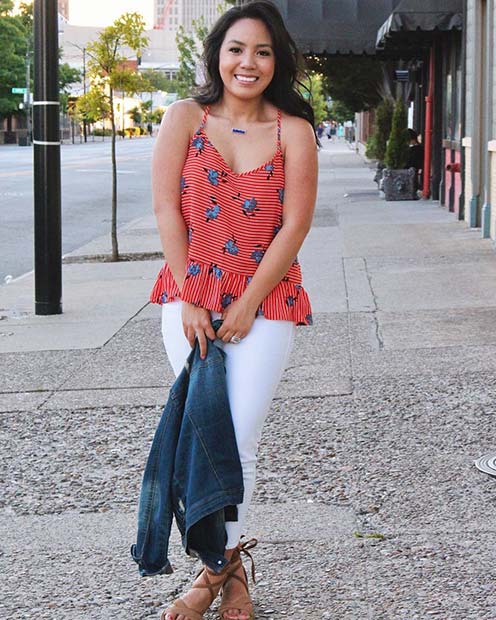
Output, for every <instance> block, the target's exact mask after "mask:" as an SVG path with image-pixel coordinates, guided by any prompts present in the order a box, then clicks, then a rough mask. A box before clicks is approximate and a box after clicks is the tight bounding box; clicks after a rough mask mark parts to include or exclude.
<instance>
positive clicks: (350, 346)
mask: <svg viewBox="0 0 496 620" xmlns="http://www.w3.org/2000/svg"><path fill="white" fill-rule="evenodd" d="M341 268H342V270H343V282H344V290H345V296H346V323H347V334H348V357H349V364H350V384H351V392H350V395H353V393H354V391H355V360H354V358H353V343H352V341H351V329H352V326H351V312H350V297H349V291H348V282H347V280H346V267H345V258H344V257H343V258H342V259H341Z"/></svg>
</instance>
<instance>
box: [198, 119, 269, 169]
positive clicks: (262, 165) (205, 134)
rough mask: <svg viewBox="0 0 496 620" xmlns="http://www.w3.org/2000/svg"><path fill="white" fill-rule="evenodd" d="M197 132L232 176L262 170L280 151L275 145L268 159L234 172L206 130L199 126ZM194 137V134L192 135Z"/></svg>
mask: <svg viewBox="0 0 496 620" xmlns="http://www.w3.org/2000/svg"><path fill="white" fill-rule="evenodd" d="M197 134H202V135H203V137H204V138H205V139H206V140H207V141H208V143H209V144H210V146H211V147H212V148H213V150H214V151H215V152H216V153H217V155H218V156H219V159H220V160H221V161H222V163H223V164H224V166H225V168H227V170H228V171H229V172H230V173H231V174H233V175H234V176H237V177H242V176H245V175H247V174H251V173H253V172H259V171H260V170H263V169H264V168H265V167H266V166H268V165H270V164H273V163H274V160H275V159H276V157H277V156H278V155H279V153H280V152H281V148H280V145H279V144H278V145H277V148H276V152H275V153H274V155H272V157H271V158H270V159H268V160H267V161H264V162H263V163H262V164H260V165H259V166H256V167H255V168H251V169H250V170H246V171H244V172H235V171H234V170H233V169H232V168H231V166H230V165H229V164H228V163H227V161H226V158H225V157H224V156H223V155H222V153H221V152H220V151H219V149H218V148H217V147H216V146H215V144H214V143H213V142H212V140H210V138H209V137H208V134H207V132H206V131H205V129H204V128H203V127H200V129H199V130H198V132H197ZM193 139H194V136H193Z"/></svg>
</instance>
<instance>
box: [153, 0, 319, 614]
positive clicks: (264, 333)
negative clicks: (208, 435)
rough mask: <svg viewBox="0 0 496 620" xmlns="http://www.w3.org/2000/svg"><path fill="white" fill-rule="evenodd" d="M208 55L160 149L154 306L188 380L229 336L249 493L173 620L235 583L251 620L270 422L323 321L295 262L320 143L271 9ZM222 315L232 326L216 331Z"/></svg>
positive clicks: (244, 10) (225, 599) (241, 20)
mask: <svg viewBox="0 0 496 620" xmlns="http://www.w3.org/2000/svg"><path fill="white" fill-rule="evenodd" d="M204 60H205V66H206V83H205V85H204V86H203V87H202V88H201V89H200V91H199V94H198V95H197V96H195V97H194V98H193V99H190V100H185V101H179V102H177V103H175V104H174V105H173V106H171V107H170V108H169V110H168V112H167V114H166V115H165V117H164V119H163V122H162V126H161V128H160V132H159V135H158V138H157V143H156V146H155V151H154V158H153V199H154V210H155V214H156V217H157V223H158V228H159V232H160V237H161V241H162V245H163V249H164V254H165V257H166V264H165V266H164V268H163V269H162V271H161V272H160V274H159V276H158V278H157V282H156V284H155V287H154V290H153V293H152V297H151V299H152V301H154V302H156V303H162V304H163V305H162V333H163V337H164V344H165V348H166V351H167V355H168V357H169V360H170V362H171V365H172V367H173V369H174V372H175V373H176V375H177V374H179V372H180V371H181V368H182V366H183V364H184V362H185V360H186V358H187V356H188V354H189V352H190V350H191V347H192V346H193V344H194V341H195V339H198V341H199V345H200V351H201V355H202V357H204V356H205V353H206V349H207V342H208V340H214V339H215V338H216V337H217V344H219V346H221V347H222V348H223V350H224V352H225V354H226V376H227V387H228V396H229V402H230V408H231V413H232V418H233V424H234V428H235V433H236V442H237V445H238V451H239V455H240V460H241V465H242V469H243V481H244V488H245V494H244V501H243V504H241V505H239V506H238V521H236V522H228V523H226V534H227V543H226V552H225V555H226V558H228V559H230V562H229V564H228V565H227V568H226V569H225V570H224V571H223V573H222V574H215V573H213V572H211V571H210V570H208V569H207V568H206V567H205V568H204V569H203V571H202V573H201V574H200V576H199V577H198V578H197V580H196V581H195V583H194V584H193V587H192V588H191V589H190V591H189V592H187V594H185V595H184V596H183V597H182V598H181V599H178V600H177V601H175V602H174V603H173V604H172V605H171V606H170V607H169V608H168V609H166V610H165V611H164V612H163V614H162V618H164V619H166V620H200V619H201V618H202V617H203V615H202V614H203V613H204V612H205V611H206V609H208V607H209V606H210V605H211V603H212V602H213V599H214V598H215V597H216V595H217V593H218V592H219V591H220V589H221V588H222V603H221V607H220V610H219V611H220V614H221V618H222V619H223V620H248V619H250V618H253V604H252V602H251V599H250V597H249V593H248V586H247V582H246V574H245V572H244V569H243V566H242V563H241V560H240V557H239V553H240V544H239V541H240V537H241V535H242V531H243V527H244V521H245V518H246V513H247V510H248V506H249V503H250V499H251V496H252V493H253V488H254V484H255V466H256V458H257V448H258V442H259V439H260V435H261V431H262V425H263V423H264V420H265V418H266V415H267V413H268V410H269V407H270V402H271V399H272V397H273V395H274V392H275V389H276V387H277V384H278V382H279V380H280V378H281V375H282V372H283V370H284V368H285V365H286V363H287V360H288V356H289V354H290V351H291V347H292V344H293V339H294V332H295V325H297V324H301V325H308V324H311V309H310V303H309V300H308V297H307V294H306V292H305V290H304V289H303V287H302V285H301V272H300V266H299V263H298V260H297V258H296V256H297V252H298V250H299V249H300V247H301V245H302V243H303V240H304V239H305V236H306V235H307V233H308V231H309V229H310V225H311V220H312V215H313V209H314V204H315V199H316V185H317V145H316V138H315V133H314V130H313V127H314V118H313V112H312V109H311V107H310V106H309V105H308V103H306V102H305V100H304V99H303V97H302V96H301V95H300V94H299V93H298V92H297V91H295V88H294V87H295V83H296V75H297V52H296V49H295V47H294V43H293V41H292V39H291V37H290V36H289V34H288V32H287V30H286V28H285V26H284V23H283V20H282V18H281V16H280V14H279V12H278V11H277V9H276V8H275V7H274V5H273V4H272V3H270V2H267V1H261V2H252V3H250V4H248V5H245V6H243V7H234V8H232V9H230V10H229V11H227V12H226V13H225V14H224V15H223V16H222V17H221V18H220V19H219V20H218V22H217V24H216V25H215V26H214V27H213V29H212V31H211V32H210V34H209V36H208V37H207V39H206V40H205V51H204ZM214 145H215V146H214ZM261 162H262V163H261ZM215 318H222V319H223V324H222V326H221V328H220V329H219V330H218V332H217V336H216V334H215V332H214V331H213V328H212V325H211V321H212V319H215Z"/></svg>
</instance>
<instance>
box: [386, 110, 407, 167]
mask: <svg viewBox="0 0 496 620" xmlns="http://www.w3.org/2000/svg"><path fill="white" fill-rule="evenodd" d="M409 144H410V136H409V135H408V116H407V111H406V106H405V104H404V103H403V100H402V99H398V100H397V101H396V104H395V106H394V112H393V121H392V126H391V134H390V136H389V140H388V144H387V148H386V157H385V160H384V163H385V164H386V166H387V167H388V168H390V169H391V170H401V169H404V168H405V167H406V164H407V161H408V148H409Z"/></svg>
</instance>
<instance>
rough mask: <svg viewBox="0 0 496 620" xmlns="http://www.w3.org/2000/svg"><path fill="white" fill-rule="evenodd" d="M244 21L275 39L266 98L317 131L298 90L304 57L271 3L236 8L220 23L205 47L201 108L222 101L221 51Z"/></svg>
mask: <svg viewBox="0 0 496 620" xmlns="http://www.w3.org/2000/svg"><path fill="white" fill-rule="evenodd" d="M244 18H249V19H259V20H260V21H262V22H263V23H264V24H265V25H266V27H267V30H268V31H269V33H270V35H271V37H272V46H273V49H274V53H275V57H276V58H275V72H274V77H273V78H272V81H271V83H270V84H269V86H268V87H267V88H266V89H265V92H264V97H265V98H266V99H267V101H270V102H271V103H272V104H274V105H275V106H276V107H278V108H281V109H282V110H284V111H285V112H287V113H288V114H291V115H293V116H299V117H301V118H304V119H305V120H307V121H308V122H309V123H310V124H311V125H312V127H314V125H315V118H314V113H313V109H312V106H311V105H310V104H309V103H308V102H307V101H306V100H305V99H304V98H303V96H302V95H301V93H300V92H299V91H298V90H297V89H296V86H297V85H298V84H300V82H299V80H298V76H299V74H300V73H301V72H302V70H301V65H302V57H301V55H300V53H299V52H298V49H297V48H296V44H295V42H294V41H293V39H292V37H291V35H290V34H289V32H288V31H287V29H286V26H285V24H284V21H283V19H282V16H281V14H280V13H279V11H278V9H277V7H276V6H275V5H274V4H273V3H272V2H270V1H269V0H255V1H254V2H249V3H248V4H245V5H244V6H234V7H232V8H231V9H229V10H228V11H226V12H225V13H224V14H223V15H222V16H221V17H220V18H219V19H218V20H217V22H216V23H215V24H214V26H213V27H212V30H211V31H210V32H209V34H208V36H207V38H206V39H205V42H204V47H203V62H204V67H205V78H206V82H205V84H203V85H202V86H200V87H199V88H198V89H197V91H196V93H195V95H194V96H193V98H194V99H195V101H197V102H198V103H200V104H201V105H209V104H212V103H216V102H217V101H219V99H220V98H221V97H222V93H223V92H224V84H223V82H222V78H221V76H220V72H219V57H220V48H221V46H222V43H223V42H224V38H225V36H226V32H227V31H228V30H229V28H230V27H231V26H232V25H233V24H234V23H235V22H237V21H238V20H240V19H244Z"/></svg>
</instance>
